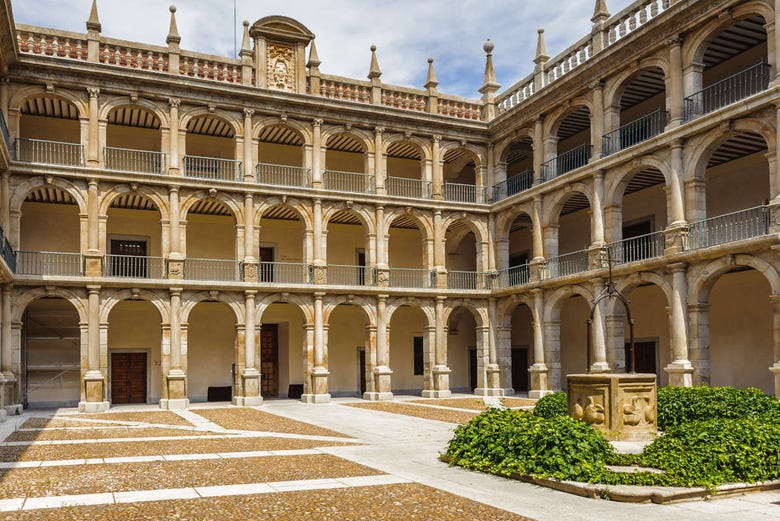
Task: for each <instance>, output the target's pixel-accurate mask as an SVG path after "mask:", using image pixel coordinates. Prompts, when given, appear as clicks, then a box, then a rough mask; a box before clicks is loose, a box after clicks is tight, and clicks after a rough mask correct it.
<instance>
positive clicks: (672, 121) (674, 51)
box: [666, 35, 685, 127]
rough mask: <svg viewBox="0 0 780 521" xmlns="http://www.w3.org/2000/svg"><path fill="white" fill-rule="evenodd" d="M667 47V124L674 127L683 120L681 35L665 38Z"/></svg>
mask: <svg viewBox="0 0 780 521" xmlns="http://www.w3.org/2000/svg"><path fill="white" fill-rule="evenodd" d="M666 45H667V46H668V47H669V82H668V83H667V85H668V87H669V100H670V105H669V126H670V127H676V126H678V125H680V124H682V122H683V98H684V97H685V95H684V94H683V70H682V37H680V36H679V35H676V36H673V37H671V38H669V39H668V40H666Z"/></svg>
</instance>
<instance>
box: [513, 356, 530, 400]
mask: <svg viewBox="0 0 780 521" xmlns="http://www.w3.org/2000/svg"><path fill="white" fill-rule="evenodd" d="M512 388H513V389H514V390H515V392H525V391H528V348H526V347H520V348H513V349H512Z"/></svg>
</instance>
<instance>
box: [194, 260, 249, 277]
mask: <svg viewBox="0 0 780 521" xmlns="http://www.w3.org/2000/svg"><path fill="white" fill-rule="evenodd" d="M184 278H185V279H186V280H209V281H224V282H238V281H240V280H241V263H240V262H239V261H236V260H223V259H186V260H185V261H184Z"/></svg>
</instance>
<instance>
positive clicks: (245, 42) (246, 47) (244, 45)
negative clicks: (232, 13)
mask: <svg viewBox="0 0 780 521" xmlns="http://www.w3.org/2000/svg"><path fill="white" fill-rule="evenodd" d="M252 54H253V53H252V39H251V38H250V37H249V20H244V36H243V38H242V39H241V50H240V51H239V52H238V55H239V56H241V57H242V58H243V57H245V56H246V57H249V58H251V57H252Z"/></svg>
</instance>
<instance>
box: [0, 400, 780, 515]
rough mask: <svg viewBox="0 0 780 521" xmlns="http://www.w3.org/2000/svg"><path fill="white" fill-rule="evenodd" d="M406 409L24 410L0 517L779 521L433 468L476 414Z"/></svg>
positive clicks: (768, 502) (753, 511)
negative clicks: (587, 495) (588, 495)
mask: <svg viewBox="0 0 780 521" xmlns="http://www.w3.org/2000/svg"><path fill="white" fill-rule="evenodd" d="M410 400H411V397H403V398H401V399H399V400H397V401H395V402H393V403H391V404H385V405H382V407H381V408H382V410H374V408H373V407H374V406H372V407H371V408H362V407H361V408H358V407H344V406H343V405H345V404H355V403H357V404H362V403H365V402H362V400H355V399H341V398H339V399H335V400H334V402H333V403H330V404H319V405H307V404H302V403H300V402H297V401H292V400H271V401H267V402H266V403H265V404H263V405H262V406H261V407H259V408H237V407H231V406H228V405H224V406H220V407H218V408H214V407H213V406H212V404H209V405H210V407H209V408H204V407H203V406H202V405H197V406H195V407H193V408H192V409H190V410H189V411H183V412H181V413H171V412H167V411H159V410H157V411H151V410H149V407H148V406H147V407H145V408H138V409H132V408H127V407H122V408H120V411H119V412H116V413H114V412H109V413H106V414H101V415H74V416H67V417H65V416H64V415H63V414H64V412H65V411H58V412H57V414H56V415H55V414H53V411H45V412H43V411H32V412H30V411H26V412H25V413H24V415H23V416H21V417H13V418H9V419H8V420H7V421H6V422H4V423H0V439H2V440H6V441H3V442H1V443H0V521H3V520H11V519H14V520H58V521H59V520H98V519H99V520H111V519H118V520H119V519H121V520H147V519H148V520H158V519H159V520H169V519H170V520H173V519H176V520H202V519H213V520H215V521H216V520H219V521H223V520H224V521H229V520H233V519H242V520H243V519H277V520H296V521H298V520H302V519H306V520H309V519H311V520H315V521H316V520H339V521H342V520H343V521H352V520H355V521H357V520H376V521H381V520H390V519H392V520H399V521H403V520H410V521H416V520H429V519H437V520H443V521H447V520H456V519H457V520H478V519H479V520H483V519H490V520H496V521H505V520H506V521H521V520H526V519H538V520H540V521H543V520H553V519H554V520H560V519H566V520H591V519H600V520H603V519H631V518H634V517H636V518H640V517H641V518H642V519H646V520H651V521H653V520H659V521H660V520H664V521H665V520H674V519H686V520H688V519H692V520H696V519H707V520H716V521H718V520H726V519H728V520H737V521H739V520H742V519H745V520H747V519H750V520H758V521H762V520H768V519H778V518H779V517H780V506H777V505H775V504H773V503H775V502H780V493H761V494H752V495H749V496H743V497H740V498H727V499H718V500H713V501H709V502H696V503H685V504H678V505H669V506H659V505H629V504H617V503H613V502H608V501H600V500H589V499H584V498H579V497H574V496H570V495H568V494H563V493H560V492H555V491H552V490H548V489H544V488H540V487H536V486H533V485H528V484H524V483H519V482H516V481H511V480H506V479H502V478H498V477H494V476H488V475H484V474H478V473H473V472H467V471H464V470H462V469H459V468H454V467H453V468H450V467H448V466H447V465H445V464H443V463H441V462H439V461H438V459H437V457H438V455H439V453H440V451H441V450H443V449H444V447H445V446H446V442H447V440H448V439H449V438H450V436H451V433H452V429H453V428H454V427H455V426H456V423H448V422H457V421H460V420H462V419H463V418H465V417H467V416H468V417H470V416H473V414H475V413H476V412H477V411H478V408H479V406H480V404H479V403H478V402H475V401H474V400H475V399H474V398H473V397H470V398H468V397H462V398H461V397H459V398H457V399H455V400H447V401H444V400H431V401H425V400H423V401H421V402H422V403H410ZM387 405H389V407H387ZM507 405H510V404H507ZM396 406H400V407H396ZM510 406H512V405H510ZM410 409H411V410H413V411H415V414H419V415H420V416H423V417H418V416H410V415H409V413H408V411H409V410H410ZM399 412H400V414H399ZM426 414H427V415H428V416H424V415H426ZM432 420H435V421H432ZM129 433H133V434H132V435H131V434H129Z"/></svg>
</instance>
